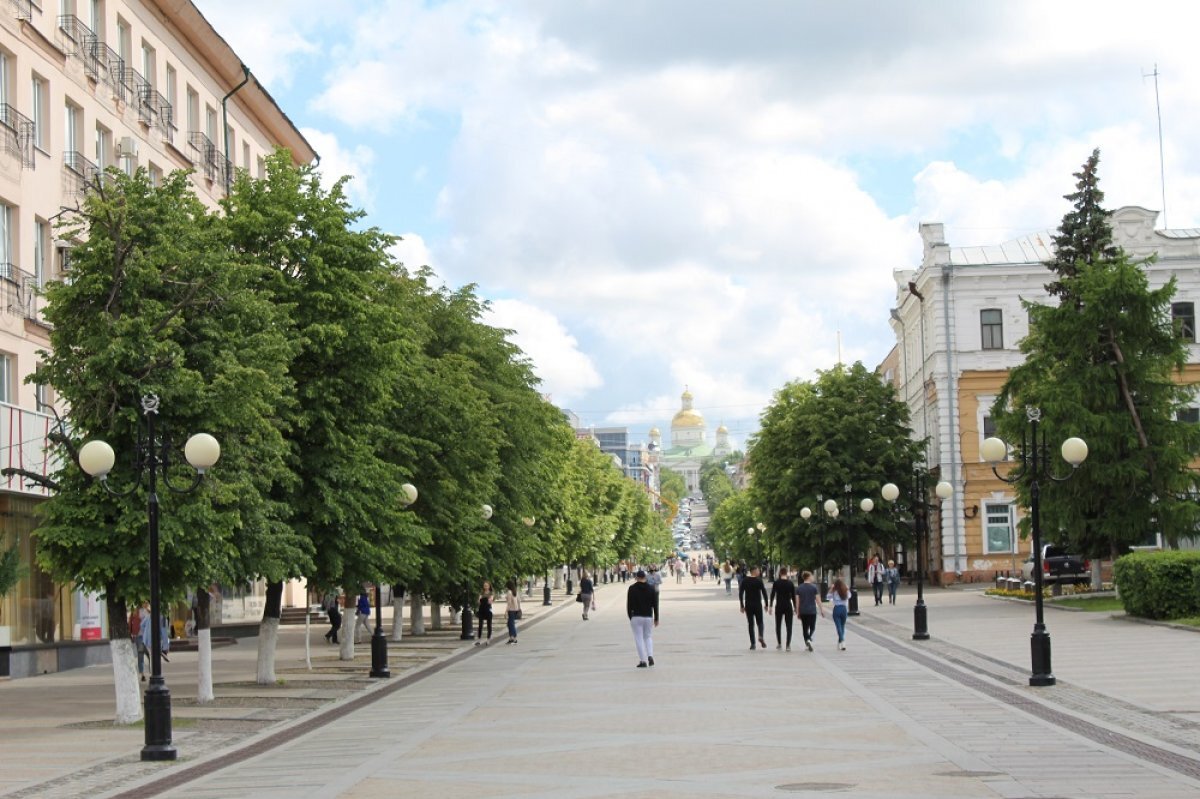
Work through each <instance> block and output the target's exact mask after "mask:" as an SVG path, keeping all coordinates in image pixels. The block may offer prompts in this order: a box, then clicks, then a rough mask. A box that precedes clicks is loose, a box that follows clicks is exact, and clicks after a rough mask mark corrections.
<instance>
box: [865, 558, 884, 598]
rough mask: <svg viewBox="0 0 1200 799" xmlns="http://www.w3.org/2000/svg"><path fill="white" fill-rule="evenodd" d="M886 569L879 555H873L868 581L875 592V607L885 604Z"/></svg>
mask: <svg viewBox="0 0 1200 799" xmlns="http://www.w3.org/2000/svg"><path fill="white" fill-rule="evenodd" d="M885 571H886V570H885V569H884V568H883V561H881V560H880V559H879V556H878V555H875V556H873V557H872V558H871V562H870V564H869V565H868V566H867V582H869V583H870V584H871V590H872V591H874V592H875V607H879V606H880V605H882V604H883V581H884V577H885Z"/></svg>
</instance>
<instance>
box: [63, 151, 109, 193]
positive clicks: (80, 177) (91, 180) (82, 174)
mask: <svg viewBox="0 0 1200 799" xmlns="http://www.w3.org/2000/svg"><path fill="white" fill-rule="evenodd" d="M63 171H64V172H65V173H66V176H67V178H68V189H69V190H70V192H71V193H72V194H74V195H75V196H77V197H79V196H82V195H84V194H86V193H87V191H88V189H90V188H92V187H93V186H95V185H96V181H98V180H99V179H100V175H101V171H100V167H99V166H97V165H96V164H95V163H93V162H92V161H89V160H88V159H87V158H86V157H84V155H83V153H77V152H75V151H74V150H71V151H69V152H66V153H63Z"/></svg>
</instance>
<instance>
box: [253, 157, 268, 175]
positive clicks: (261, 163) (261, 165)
mask: <svg viewBox="0 0 1200 799" xmlns="http://www.w3.org/2000/svg"><path fill="white" fill-rule="evenodd" d="M255 166H256V167H257V170H258V179H259V180H262V179H263V178H265V177H266V176H267V160H266V159H265V158H263V157H262V156H259V158H258V162H257V164H256V165H255Z"/></svg>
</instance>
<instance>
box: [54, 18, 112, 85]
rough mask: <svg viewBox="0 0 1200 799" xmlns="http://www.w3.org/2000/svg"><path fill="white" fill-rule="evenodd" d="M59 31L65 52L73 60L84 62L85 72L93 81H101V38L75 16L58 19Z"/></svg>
mask: <svg viewBox="0 0 1200 799" xmlns="http://www.w3.org/2000/svg"><path fill="white" fill-rule="evenodd" d="M58 29H59V30H60V31H62V45H63V50H64V51H66V53H67V55H68V56H70V57H72V58H78V59H79V60H80V61H82V62H83V71H84V72H85V73H86V74H87V76H88V77H89V78H91V79H92V80H100V72H101V66H102V64H101V60H100V48H101V47H103V42H101V41H100V37H99V36H97V35H96V33H95V32H94V31H93V30H92V29H91V28H89V27H88V26H87V25H84V24H83V21H82V20H80V19H79V17H77V16H75V15H74V14H63V15H62V16H60V17H59V18H58Z"/></svg>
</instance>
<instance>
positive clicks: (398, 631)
mask: <svg viewBox="0 0 1200 799" xmlns="http://www.w3.org/2000/svg"><path fill="white" fill-rule="evenodd" d="M403 637H404V595H403V594H396V593H393V594H392V640H393V641H399V640H400V639H401V638H403Z"/></svg>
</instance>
